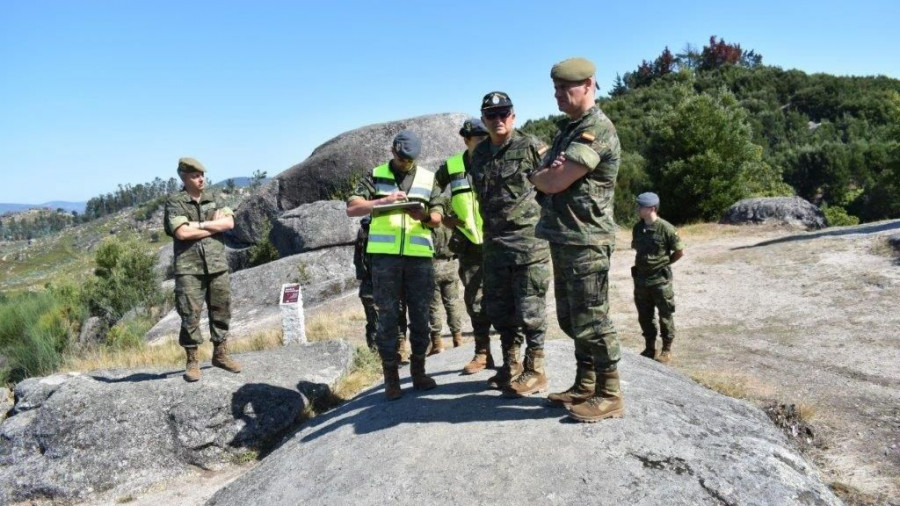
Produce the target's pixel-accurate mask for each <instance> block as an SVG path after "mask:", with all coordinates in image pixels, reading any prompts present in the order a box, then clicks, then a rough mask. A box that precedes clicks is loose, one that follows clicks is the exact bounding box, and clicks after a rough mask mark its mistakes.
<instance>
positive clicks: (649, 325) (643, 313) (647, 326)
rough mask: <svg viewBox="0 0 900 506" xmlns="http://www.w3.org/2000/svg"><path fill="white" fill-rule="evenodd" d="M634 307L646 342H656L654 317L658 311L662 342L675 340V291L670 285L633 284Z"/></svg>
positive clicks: (667, 283)
mask: <svg viewBox="0 0 900 506" xmlns="http://www.w3.org/2000/svg"><path fill="white" fill-rule="evenodd" d="M634 305H635V307H637V312H638V323H640V324H641V333H642V334H643V335H644V339H645V340H646V341H648V342H649V341H654V340H656V335H657V328H656V322H655V321H654V317H655V316H656V312H657V310H658V311H659V333H660V334H661V336H662V340H663V342H667V343H671V342H672V341H673V340H675V315H674V313H675V290H674V288H673V287H672V283H671V281H670V282H666V283H662V284H658V285H654V286H643V285H642V284H641V283H639V282H638V281H635V283H634Z"/></svg>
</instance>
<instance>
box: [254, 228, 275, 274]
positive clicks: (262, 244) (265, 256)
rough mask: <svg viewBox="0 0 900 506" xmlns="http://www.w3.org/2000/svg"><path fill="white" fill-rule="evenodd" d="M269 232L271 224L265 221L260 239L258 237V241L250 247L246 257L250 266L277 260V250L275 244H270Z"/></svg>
mask: <svg viewBox="0 0 900 506" xmlns="http://www.w3.org/2000/svg"><path fill="white" fill-rule="evenodd" d="M271 232H272V224H271V223H269V222H266V224H265V226H264V227H263V231H262V234H261V235H262V239H260V240H259V242H257V243H256V244H254V245H253V246H251V247H250V252H249V258H248V261H249V262H250V267H256V266H257V265H262V264H265V263H269V262H271V261H273V260H278V250H277V249H276V248H275V245H274V244H272V240H271V239H270V238H269V235H270V234H271Z"/></svg>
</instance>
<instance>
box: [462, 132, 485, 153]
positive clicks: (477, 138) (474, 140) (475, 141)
mask: <svg viewBox="0 0 900 506" xmlns="http://www.w3.org/2000/svg"><path fill="white" fill-rule="evenodd" d="M486 138H487V135H473V136H471V137H464V138H463V140H464V142H465V143H466V149H468V150H469V152H470V153H471V152H472V150H474V149H475V146H477V145H479V144H481V141H483V140H485V139H486Z"/></svg>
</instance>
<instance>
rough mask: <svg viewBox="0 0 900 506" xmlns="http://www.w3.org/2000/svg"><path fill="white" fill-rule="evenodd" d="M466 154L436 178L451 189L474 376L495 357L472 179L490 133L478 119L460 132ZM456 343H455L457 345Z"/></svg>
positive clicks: (450, 220)
mask: <svg viewBox="0 0 900 506" xmlns="http://www.w3.org/2000/svg"><path fill="white" fill-rule="evenodd" d="M459 135H460V136H462V138H463V142H465V144H466V150H465V151H463V152H462V153H459V154H457V155H454V156H452V157H450V158H449V159H447V161H446V162H444V164H442V165H441V166H440V168H439V169H438V170H437V172H435V174H434V185H435V189H437V190H439V191H441V192H444V191H446V189H447V188H448V187H449V188H450V194H451V198H450V208H451V210H452V214H451V213H448V215H447V216H445V217H444V225H445V226H448V227H453V228H454V233H453V238H452V239H451V241H450V249H451V250H452V251H453V252H454V253H456V255H457V257H458V258H459V278H460V280H462V283H463V287H465V291H464V292H463V300H464V301H465V303H466V312H468V313H469V317H470V318H471V319H472V334H473V335H474V337H475V356H474V357H473V358H472V361H471V362H469V363H468V364H466V366H465V367H464V368H463V373H464V374H474V373H476V372H478V371H481V370H482V369H485V368H486V367H494V359H493V357H491V347H490V344H491V343H490V337H489V335H490V330H491V322H490V320H489V319H488V317H487V314H486V312H485V311H484V308H483V306H482V302H481V301H482V285H483V275H482V267H481V264H482V244H483V243H484V236H483V232H482V220H481V211H480V209H479V208H478V200H477V199H476V198H475V193H474V192H473V191H472V176H471V174H469V170H468V168H469V165H470V163H471V159H472V152H473V151H474V150H475V146H477V145H478V144H479V143H481V142H482V141H484V140H485V139H486V138H487V136H488V131H487V129H485V127H484V123H482V122H481V120H480V119H478V118H469V119H467V120H466V121H465V122H464V123H463V126H462V128H461V129H460V130H459ZM455 344H456V343H455V342H454V345H455Z"/></svg>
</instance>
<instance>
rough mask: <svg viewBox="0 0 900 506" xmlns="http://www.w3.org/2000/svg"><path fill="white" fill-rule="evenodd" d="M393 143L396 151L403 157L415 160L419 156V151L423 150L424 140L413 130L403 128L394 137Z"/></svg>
mask: <svg viewBox="0 0 900 506" xmlns="http://www.w3.org/2000/svg"><path fill="white" fill-rule="evenodd" d="M392 145H393V147H394V151H396V152H397V154H398V155H400V156H402V157H403V158H410V159H413V160H415V159H416V158H418V157H419V153H421V152H422V141H420V140H419V136H418V135H416V133H415V132H413V131H412V130H401V131H400V133H398V134H397V135H396V136H395V137H394V142H393V143H392Z"/></svg>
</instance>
